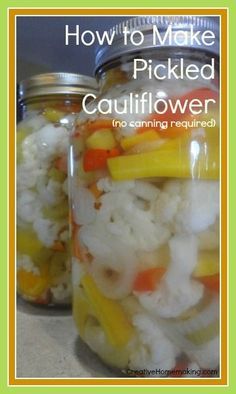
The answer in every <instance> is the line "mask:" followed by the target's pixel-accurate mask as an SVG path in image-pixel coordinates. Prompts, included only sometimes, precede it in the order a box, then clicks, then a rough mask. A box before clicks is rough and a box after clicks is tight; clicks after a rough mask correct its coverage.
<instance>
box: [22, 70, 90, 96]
mask: <svg viewBox="0 0 236 394" xmlns="http://www.w3.org/2000/svg"><path fill="white" fill-rule="evenodd" d="M91 92H97V83H96V80H95V79H94V78H91V77H88V76H86V75H81V74H72V73H63V72H57V73H46V74H38V75H34V76H32V77H30V78H28V79H25V80H24V81H21V82H20V84H19V97H20V100H24V99H26V98H32V97H38V96H45V95H51V94H69V95H85V94H87V93H91Z"/></svg>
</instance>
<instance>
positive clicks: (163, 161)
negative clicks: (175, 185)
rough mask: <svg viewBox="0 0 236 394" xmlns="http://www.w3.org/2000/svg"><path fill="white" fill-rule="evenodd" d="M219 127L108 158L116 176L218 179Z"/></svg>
mask: <svg viewBox="0 0 236 394" xmlns="http://www.w3.org/2000/svg"><path fill="white" fill-rule="evenodd" d="M218 132H219V131H218V128H210V129H205V130H203V131H202V132H201V133H202V134H201V133H200V132H199V133H197V132H195V134H193V133H192V134H189V133H188V135H184V136H183V137H179V138H175V139H173V140H168V141H167V142H166V143H164V144H163V145H161V146H160V148H159V149H158V150H156V151H153V152H147V153H140V154H135V155H125V156H118V157H114V158H110V159H108V160H107V164H108V169H109V171H110V174H111V176H112V178H113V179H114V180H126V179H139V178H149V177H173V178H193V179H218V177H219V139H218Z"/></svg>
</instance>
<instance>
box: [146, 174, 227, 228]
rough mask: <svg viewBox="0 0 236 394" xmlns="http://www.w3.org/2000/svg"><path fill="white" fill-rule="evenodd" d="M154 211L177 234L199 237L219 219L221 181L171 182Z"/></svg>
mask: <svg viewBox="0 0 236 394" xmlns="http://www.w3.org/2000/svg"><path fill="white" fill-rule="evenodd" d="M153 209H154V212H155V215H156V218H159V220H161V221H162V222H163V223H169V225H170V226H171V228H172V230H173V231H174V232H177V233H189V234H191V233H199V232H202V231H204V230H206V229H207V228H208V227H209V226H211V225H213V224H214V223H215V221H216V219H217V217H218V215H219V182H218V181H206V180H204V181H201V180H191V181H189V180H187V181H175V180H174V181H172V180H171V181H168V182H167V183H166V184H165V186H164V189H163V193H160V196H159V198H157V200H156V202H155V204H154V205H153Z"/></svg>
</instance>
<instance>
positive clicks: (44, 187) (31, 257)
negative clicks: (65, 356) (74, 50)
mask: <svg viewBox="0 0 236 394" xmlns="http://www.w3.org/2000/svg"><path fill="white" fill-rule="evenodd" d="M19 91H20V99H19V100H20V108H21V114H22V116H21V118H22V120H21V121H20V122H19V123H18V126H17V290H18V293H19V295H20V296H21V297H22V298H24V299H25V300H27V301H30V302H32V303H35V304H43V305H67V304H70V303H71V280H70V276H71V274H70V271H71V267H70V261H69V244H68V234H69V233H68V193H67V183H68V182H67V175H68V174H67V173H68V171H67V151H68V146H69V130H70V129H71V128H72V125H73V122H74V119H75V116H76V115H77V114H78V113H79V112H80V110H81V100H82V98H83V97H84V95H85V94H87V93H89V92H95V91H96V82H95V80H94V79H93V78H90V77H86V76H83V75H79V74H68V73H50V74H40V75H35V76H33V77H31V78H29V79H27V80H25V81H23V82H21V83H20V88H19Z"/></svg>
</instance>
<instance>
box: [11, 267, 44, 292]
mask: <svg viewBox="0 0 236 394" xmlns="http://www.w3.org/2000/svg"><path fill="white" fill-rule="evenodd" d="M48 283H49V277H48V275H47V273H46V272H45V273H41V274H40V275H36V274H34V273H33V272H28V271H25V270H24V269H19V271H18V272H17V284H18V291H19V293H20V294H23V295H26V296H30V297H39V296H40V295H41V294H42V293H43V292H44V291H45V290H46V289H47V286H48Z"/></svg>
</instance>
